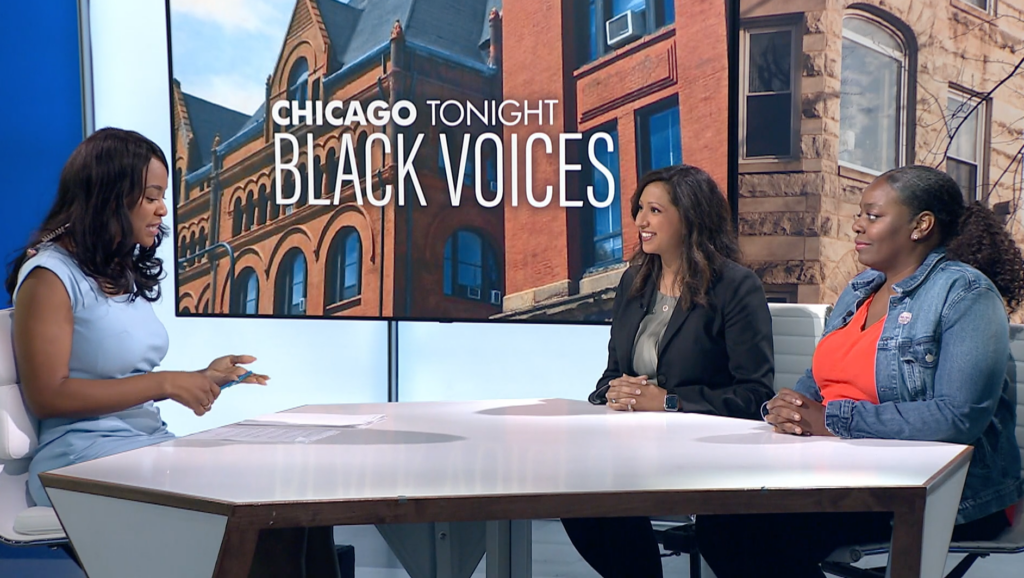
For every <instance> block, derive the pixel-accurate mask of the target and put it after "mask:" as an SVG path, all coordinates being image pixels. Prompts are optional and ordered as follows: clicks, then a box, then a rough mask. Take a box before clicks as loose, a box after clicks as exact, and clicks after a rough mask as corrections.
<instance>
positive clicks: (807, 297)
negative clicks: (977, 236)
mask: <svg viewBox="0 0 1024 578" xmlns="http://www.w3.org/2000/svg"><path fill="white" fill-rule="evenodd" d="M1022 8H1024V3H1022V2H1020V0H969V1H968V0H866V1H863V2H849V1H845V0H844V1H838V0H768V1H756V0H743V1H742V2H741V12H742V21H741V26H742V33H741V45H742V47H741V52H740V55H741V58H740V62H741V74H740V76H741V93H740V99H741V102H740V111H741V115H740V135H739V137H740V155H741V156H740V177H739V182H740V191H739V194H740V199H739V208H740V215H739V223H740V235H741V237H740V240H741V246H742V249H743V251H744V253H745V255H746V257H747V259H748V263H749V264H750V265H751V266H752V267H753V268H754V269H755V270H756V271H757V272H758V273H759V274H760V276H761V278H762V279H763V281H764V282H765V287H766V289H767V290H768V291H769V294H770V296H772V297H773V298H774V299H776V300H780V301H781V300H786V301H800V302H805V303H818V302H822V303H831V302H834V300H835V298H836V297H837V296H838V294H839V292H840V291H841V290H842V288H843V287H844V286H845V284H846V282H847V281H848V280H849V279H850V278H851V277H852V276H853V275H855V274H856V273H857V272H858V271H859V270H860V265H859V264H858V262H857V258H856V253H855V251H854V248H853V233H852V231H851V227H852V223H853V219H854V216H855V215H856V214H857V212H858V202H859V196H860V191H861V190H862V189H863V188H864V187H865V186H866V185H867V184H868V183H869V182H870V181H871V180H872V179H873V178H874V177H875V176H877V175H878V174H880V173H881V172H884V171H885V170H888V169H890V168H893V167H896V166H902V165H907V164H925V165H930V166H936V167H939V168H942V169H944V170H946V171H947V172H949V173H950V174H952V175H953V176H954V177H955V178H956V179H957V181H958V182H959V183H961V186H962V188H963V189H964V194H965V196H966V197H968V198H970V199H976V200H980V201H981V202H983V203H985V204H987V205H988V206H989V207H991V208H993V209H994V210H995V211H996V212H997V213H998V214H1001V215H1003V216H1004V218H1005V219H1006V220H1007V226H1008V227H1009V228H1010V230H1011V231H1012V232H1013V233H1014V234H1015V235H1016V236H1018V237H1020V236H1021V223H1020V219H1021V215H1019V214H1018V213H1017V212H1016V209H1015V208H1016V207H1017V205H1018V204H1019V198H1020V194H1021V168H1020V166H1021V165H1020V159H1019V157H1020V149H1021V145H1022V143H1024V139H1022V135H1024V70H1018V71H1017V73H1016V74H1015V75H1013V74H1012V72H1013V69H1014V67H1015V66H1017V65H1018V64H1019V63H1020V62H1021V54H1022V52H1021V49H1022V48H1024V20H1022V16H1024V13H1022ZM1008 77H1009V78H1008ZM1007 78H1008V80H1007V81H1006V82H1005V83H1004V84H1003V85H1002V86H1000V87H999V88H997V89H996V90H995V91H994V92H992V93H991V94H988V93H989V91H992V89H993V88H995V87H996V86H997V85H998V84H999V83H1000V82H1001V81H1003V80H1004V79H1007ZM975 105H977V106H975ZM958 126H959V128H958V129H957V128H956V127H958ZM951 134H953V135H954V136H953V138H952V139H951V138H950V135H951ZM951 140H952V142H951ZM947 151H948V154H947Z"/></svg>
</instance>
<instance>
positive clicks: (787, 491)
mask: <svg viewBox="0 0 1024 578" xmlns="http://www.w3.org/2000/svg"><path fill="white" fill-rule="evenodd" d="M303 412H305V413H336V414H385V415H386V416H387V417H386V419H385V420H383V421H380V422H377V423H375V424H373V425H371V426H370V427H368V428H365V429H351V430H343V431H340V432H339V433H337V434H335V435H333V436H331V437H329V438H326V439H322V440H318V441H315V442H311V443H266V442H232V441H217V440H205V439H196V438H195V437H185V438H181V439H178V440H174V441H170V442H165V443H163V444H159V445H156V446H150V447H148V448H141V449H138V450H134V451H131V452H126V453H123V454H118V455H114V456H109V457H106V458H101V459H98V460H94V461H91V462H86V463H82V464H77V465H74V466H69V467H66V468H61V469H58V470H54V471H52V472H48V473H45V474H43V475H42V476H41V478H42V480H43V484H44V486H45V487H46V488H47V492H48V493H49V495H50V498H51V500H52V501H53V503H54V507H55V508H56V511H57V514H58V516H59V517H60V518H61V522H62V524H64V527H65V529H66V530H67V532H68V536H69V537H70V539H71V542H72V545H73V546H75V548H76V551H77V552H78V553H79V556H80V558H81V559H82V561H83V563H84V565H85V567H86V569H87V570H89V571H90V572H94V573H98V574H102V575H106V576H115V577H125V578H128V577H134V576H137V575H139V572H142V571H145V572H148V573H152V572H153V571H154V569H157V570H159V572H158V573H159V578H164V577H166V578H194V577H195V576H214V577H216V578H242V577H244V576H246V575H247V572H248V568H249V564H250V563H251V560H252V557H253V552H254V551H255V547H256V541H257V536H258V535H259V533H260V532H262V531H264V530H267V529H273V528H282V527H283V528H289V527H311V526H324V525H339V524H387V525H393V524H396V523H408V522H413V523H445V524H447V523H452V522H458V521H481V520H495V521H497V522H488V531H487V534H488V538H487V540H488V551H489V552H490V551H491V550H492V549H493V550H494V552H492V553H493V554H495V560H500V562H496V563H494V564H493V565H492V564H491V562H488V576H489V577H494V578H515V577H516V576H524V577H528V576H529V571H528V568H529V564H528V563H526V564H524V561H523V560H519V559H518V558H520V557H523V556H525V557H527V558H528V554H523V555H522V556H518V557H517V556H515V555H509V547H510V546H509V545H510V544H511V543H512V542H510V541H509V540H510V538H509V537H510V536H511V535H512V534H509V532H511V530H508V527H507V524H509V522H507V520H522V519H525V520H529V519H531V518H543V517H578V516H623V515H632V516H635V515H648V516H655V515H679V514H692V513H696V514H705V513H719V514H720V513H737V512H748V513H753V512H801V511H803V512H807V511H892V512H894V515H895V518H894V524H895V525H894V534H893V548H892V557H891V560H892V561H893V568H892V575H893V577H894V578H902V577H914V578H922V577H925V576H932V575H937V574H936V573H937V572H941V568H942V565H943V564H944V562H945V558H946V556H945V551H946V549H947V548H948V545H949V536H950V533H951V532H952V527H953V519H954V517H955V514H956V504H957V502H958V500H959V496H960V492H961V489H962V487H963V481H964V476H965V474H966V469H967V463H968V461H967V460H968V458H969V456H970V449H969V448H968V447H966V446H960V445H953V444H944V443H927V442H907V441H891V440H889V441H887V440H842V439H836V438H825V437H812V438H808V437H794V436H789V435H783V434H776V433H773V432H772V431H771V428H770V426H768V425H767V424H765V423H763V422H758V421H750V420H740V419H730V418H723V417H715V416H705V415H696V414H683V413H665V412H615V411H611V410H609V409H607V408H605V407H603V406H592V405H590V404H589V403H587V402H585V401H570V400H561V399H551V400H504V401H503V400H490V401H475V402H419V403H396V404H362V405H320V406H304V407H301V408H296V409H295V410H292V411H291V412H290V413H303ZM609 498H611V499H609ZM501 520H506V522H500V521H501ZM515 523H516V524H518V522H515ZM494 524H499V525H497V526H494V527H493V528H492V527H491V526H492V525H494ZM500 524H506V526H501V525H500ZM388 527H389V528H394V527H395V526H388ZM503 528H504V529H503ZM503 532H504V533H503ZM520 538H522V537H520ZM513 541H515V540H513ZM518 542H523V544H524V545H525V546H524V547H525V548H526V550H525V551H527V552H528V544H527V542H528V540H526V539H525V538H523V539H518ZM518 542H517V543H518ZM168 543H173V544H174V545H175V548H174V549H169V548H168V547H167V544H168ZM442 546H445V545H443V544H442V545H439V546H437V547H438V552H442V551H443V552H448V553H449V554H451V552H453V551H454V550H452V551H451V552H449V550H445V549H444V548H443V547H442ZM445 547H447V548H449V549H450V548H451V546H450V545H448V546H445ZM112 548H113V549H116V551H118V552H127V553H128V555H126V556H120V557H111V556H108V555H107V554H108V553H109V552H110V551H112V550H111V549H112ZM513 549H515V548H513ZM428 550H431V551H432V549H429V548H428ZM428 553H429V552H428ZM438 556H440V554H438ZM446 556H447V554H446ZM448 557H451V556H448ZM446 559H447V558H446ZM488 560H490V558H488ZM526 562H528V560H526ZM517 564H518V566H516V565H517ZM492 566H493V567H492ZM517 568H519V569H517ZM522 568H526V569H525V570H523V569H522ZM447 575H453V574H450V573H449V574H447ZM153 576H154V578H158V577H157V575H153Z"/></svg>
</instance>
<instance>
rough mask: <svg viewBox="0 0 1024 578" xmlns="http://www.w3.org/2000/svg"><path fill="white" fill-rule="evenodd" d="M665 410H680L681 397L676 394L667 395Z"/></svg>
mask: <svg viewBox="0 0 1024 578" xmlns="http://www.w3.org/2000/svg"><path fill="white" fill-rule="evenodd" d="M665 411H679V398H678V397H676V396H674V395H666V396H665Z"/></svg>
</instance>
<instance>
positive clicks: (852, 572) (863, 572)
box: [821, 553, 988, 578]
mask: <svg viewBox="0 0 1024 578" xmlns="http://www.w3.org/2000/svg"><path fill="white" fill-rule="evenodd" d="M986 556H988V554H973V553H972V554H968V555H967V556H965V557H964V559H963V560H960V563H959V564H957V565H956V566H954V567H953V569H952V570H950V571H949V574H946V578H964V576H966V575H967V571H968V570H970V569H971V566H973V565H974V563H975V562H977V561H978V559H979V558H985V557H986ZM821 569H822V570H824V571H825V572H826V573H828V574H832V575H834V576H839V578H884V577H885V567H882V568H866V569H865V568H857V567H856V566H851V565H849V564H841V563H838V562H825V563H823V564H822V565H821Z"/></svg>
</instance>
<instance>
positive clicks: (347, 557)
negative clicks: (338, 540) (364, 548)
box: [334, 544, 356, 578]
mask: <svg viewBox="0 0 1024 578" xmlns="http://www.w3.org/2000/svg"><path fill="white" fill-rule="evenodd" d="M334 549H335V550H336V551H337V552H338V568H339V569H340V570H341V578H356V549H355V547H353V546H350V545H348V544H341V545H339V546H335V547H334Z"/></svg>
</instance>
